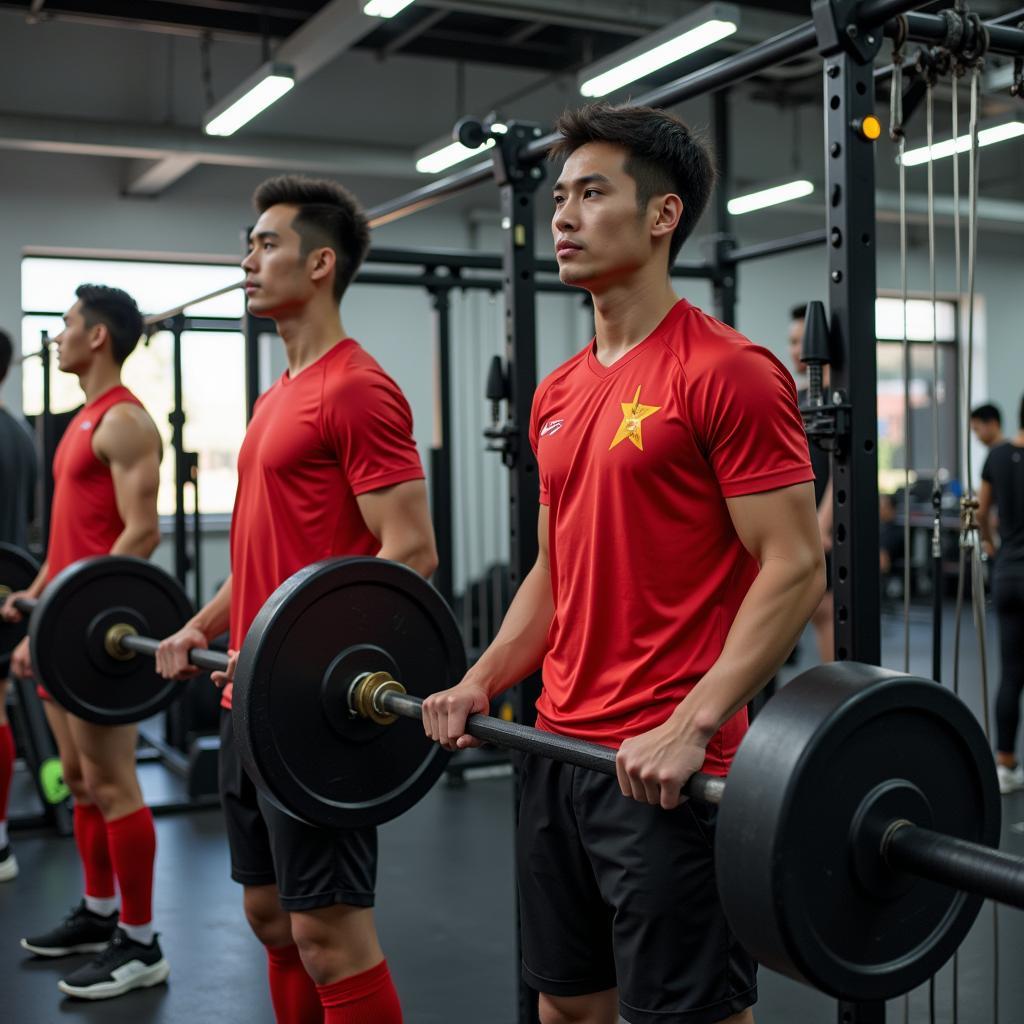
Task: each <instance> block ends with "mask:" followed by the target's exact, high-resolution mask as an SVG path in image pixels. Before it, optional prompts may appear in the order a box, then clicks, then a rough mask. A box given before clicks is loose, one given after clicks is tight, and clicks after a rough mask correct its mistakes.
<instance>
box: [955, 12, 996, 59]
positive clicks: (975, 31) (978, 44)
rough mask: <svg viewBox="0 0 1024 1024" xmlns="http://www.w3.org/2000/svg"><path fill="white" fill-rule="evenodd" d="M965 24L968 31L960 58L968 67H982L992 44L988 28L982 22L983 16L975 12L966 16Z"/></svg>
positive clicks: (965, 34)
mask: <svg viewBox="0 0 1024 1024" xmlns="http://www.w3.org/2000/svg"><path fill="white" fill-rule="evenodd" d="M964 22H965V28H966V31H965V32H964V37H965V39H964V45H963V46H962V47H961V49H960V58H961V60H962V61H963V63H964V64H965V65H966V66H967V67H981V66H982V65H983V64H984V63H985V55H986V54H987V53H988V50H989V46H990V45H991V42H992V40H991V36H990V35H989V31H988V26H987V25H986V24H985V22H983V21H982V20H981V15H980V14H977V13H976V12H974V11H969V12H968V13H967V14H965V15H964Z"/></svg>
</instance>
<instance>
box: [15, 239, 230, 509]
mask: <svg viewBox="0 0 1024 1024" xmlns="http://www.w3.org/2000/svg"><path fill="white" fill-rule="evenodd" d="M241 276H242V272H241V270H240V269H239V268H238V267H237V266H234V265H217V264H192V263H156V262H146V261H141V260H138V261H132V260H94V259H77V258H76V259H70V258H58V257H36V256H30V257H26V258H25V259H24V260H23V261H22V279H21V280H22V310H23V317H22V324H21V327H22V334H21V337H22V351H23V352H24V353H30V352H37V351H38V350H39V348H40V334H41V332H42V331H47V332H48V334H49V336H50V337H51V338H52V337H54V336H55V335H57V334H59V333H60V331H61V329H62V328H63V323H62V321H61V316H62V314H63V313H64V312H65V311H66V310H67V309H68V308H69V307H70V306H72V305H73V304H74V302H75V288H77V287H78V285H80V284H82V283H83V282H86V281H88V282H91V283H96V284H106V285H113V286H115V287H118V288H123V289H124V290H125V291H127V292H128V293H129V294H130V295H131V296H132V297H133V298H134V299H135V301H136V302H138V304H139V308H140V309H141V310H142V312H143V315H150V314H154V313H162V312H164V311H165V310H168V309H173V308H174V307H175V306H178V305H181V303H183V302H187V301H188V300H189V298H191V297H193V296H199V295H206V294H208V293H210V292H212V291H216V290H217V289H218V288H221V287H223V286H226V285H230V284H232V283H233V282H235V281H240V280H241ZM242 313H243V297H242V293H241V291H237V290H236V291H231V292H228V293H226V294H225V295H221V296H218V297H217V298H215V299H209V300H207V301H206V302H203V303H197V304H196V305H193V306H188V307H186V309H185V315H186V316H187V317H189V318H196V317H202V318H203V325H202V326H203V329H202V330H185V331H184V332H183V333H182V337H181V354H182V396H183V397H182V405H183V408H184V412H185V417H186V419H185V428H184V441H185V447H186V449H188V450H190V451H196V452H198V455H199V498H200V502H201V507H202V510H203V512H215V513H216V512H221V513H223V512H230V511H231V507H232V504H233V501H234V495H235V484H236V462H237V458H238V449H239V447H240V445H241V441H242V435H243V434H244V432H245V345H244V341H243V336H242V335H241V333H239V327H240V320H241V317H242ZM50 358H51V364H50V366H51V377H50V380H51V408H52V409H53V411H54V412H63V411H66V410H69V409H74V408H76V407H77V406H79V405H81V404H82V401H83V395H82V391H81V389H80V388H79V386H78V381H77V379H76V378H75V377H74V376H73V375H71V374H65V373H61V372H60V371H59V370H58V369H57V361H56V352H55V351H53V350H52V349H51V352H50ZM123 379H124V382H125V384H126V385H127V386H128V387H129V388H131V390H132V391H133V392H134V393H135V394H136V395H138V397H139V398H140V399H141V401H142V402H143V404H144V405H145V406H146V408H147V410H148V411H149V413H150V415H151V416H152V417H153V420H154V421H155V423H156V425H157V428H158V429H159V431H160V434H161V436H162V437H163V440H164V458H163V462H162V463H161V466H160V496H159V501H158V507H159V511H160V514H161V515H170V514H172V513H173V512H174V453H173V451H172V450H171V447H170V442H171V426H170V422H169V419H168V417H169V416H170V413H171V410H172V408H173V404H174V352H173V336H172V335H171V333H170V332H168V331H161V332H159V333H157V334H154V335H153V336H152V337H151V338H149V339H148V340H143V341H141V342H140V343H139V346H138V348H136V350H135V351H134V352H133V353H132V354H131V355H130V356H129V357H128V359H127V361H126V362H125V365H124V375H123ZM22 401H23V404H24V409H25V412H26V413H28V414H30V415H32V414H38V413H40V412H41V411H42V405H43V372H42V366H41V365H40V361H39V359H30V360H28V361H27V362H26V363H25V364H24V365H23V373H22Z"/></svg>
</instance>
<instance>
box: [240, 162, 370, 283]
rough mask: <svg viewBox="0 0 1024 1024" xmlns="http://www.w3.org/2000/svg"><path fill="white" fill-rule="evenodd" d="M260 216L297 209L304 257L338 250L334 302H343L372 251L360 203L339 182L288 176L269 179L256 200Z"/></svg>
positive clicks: (258, 191) (295, 227) (297, 229)
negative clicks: (282, 207)
mask: <svg viewBox="0 0 1024 1024" xmlns="http://www.w3.org/2000/svg"><path fill="white" fill-rule="evenodd" d="M252 201H253V205H254V206H255V207H256V209H257V210H258V211H259V212H260V213H265V212H266V211H267V210H269V209H270V207H272V206H278V205H279V204H282V203H284V204H287V205H289V206H297V207H298V208H299V212H298V213H297V214H296V215H295V219H294V220H293V221H292V227H293V228H294V229H295V231H296V232H297V233H298V235H299V238H300V239H302V249H301V252H302V256H303V258H305V257H306V256H308V255H309V254H310V253H311V252H312V251H313V250H314V249H318V248H321V247H326V248H328V249H333V250H334V255H335V258H336V263H335V269H334V298H335V299H336V300H337V301H338V302H340V301H341V297H342V296H343V295H344V294H345V289H346V288H348V286H349V284H350V283H351V281H352V278H353V277H355V275H356V271H357V270H358V269H359V268H360V267H361V266H362V263H363V260H365V259H366V254H367V253H368V252H369V250H370V226H369V224H368V223H367V222H366V214H364V213H363V208H362V207H361V206H360V205H359V200H357V199H356V197H355V196H354V195H352V193H351V192H349V190H348V189H347V188H345V187H344V186H342V185H339V184H338V183H337V182H336V181H328V180H327V179H324V178H305V177H302V176H301V175H297V174H284V175H281V176H280V177H277V178H268V179H267V180H266V181H265V182H263V184H262V185H260V186H259V188H257V189H256V191H255V193H254V194H253V197H252Z"/></svg>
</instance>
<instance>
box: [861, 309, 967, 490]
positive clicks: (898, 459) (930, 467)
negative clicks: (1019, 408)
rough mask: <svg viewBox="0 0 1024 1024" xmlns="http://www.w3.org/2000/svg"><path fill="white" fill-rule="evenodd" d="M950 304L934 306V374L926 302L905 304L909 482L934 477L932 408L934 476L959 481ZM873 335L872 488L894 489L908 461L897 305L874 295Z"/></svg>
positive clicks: (899, 485) (900, 482)
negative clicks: (875, 478)
mask: <svg viewBox="0 0 1024 1024" xmlns="http://www.w3.org/2000/svg"><path fill="white" fill-rule="evenodd" d="M956 316H957V306H956V303H954V302H950V301H940V302H938V303H937V305H936V309H935V326H936V328H937V329H936V330H935V332H934V333H935V334H936V336H937V337H938V375H937V376H936V374H935V366H934V361H933V360H934V355H935V354H934V353H933V350H932V335H933V319H932V304H931V300H925V299H910V300H908V302H907V337H908V338H909V340H910V445H909V448H910V450H909V465H910V470H911V480H912V481H913V480H914V479H920V478H924V479H927V480H931V479H932V478H933V476H934V475H935V466H936V457H935V447H934V440H933V436H934V427H933V423H932V414H933V409H937V411H938V427H939V458H938V465H939V470H940V478H941V479H942V480H943V481H948V480H955V479H959V476H960V458H959V437H960V434H959V429H958V426H957V419H958V401H957V396H958V395H959V370H958V358H957V351H958V349H957V335H956ZM875 333H876V336H877V338H878V486H879V489H880V490H882V491H887V492H890V493H892V492H894V491H896V490H898V489H899V488H902V487H903V485H904V469H905V467H906V466H907V465H908V452H907V438H906V437H905V429H904V417H903V380H904V367H903V303H902V300H900V299H893V298H880V299H878V300H877V302H876V304H875Z"/></svg>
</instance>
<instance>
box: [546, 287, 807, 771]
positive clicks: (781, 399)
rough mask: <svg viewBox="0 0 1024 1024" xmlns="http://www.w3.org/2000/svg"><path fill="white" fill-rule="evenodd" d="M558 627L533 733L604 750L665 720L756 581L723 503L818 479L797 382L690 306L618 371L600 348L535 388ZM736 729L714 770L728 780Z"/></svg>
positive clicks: (676, 310)
mask: <svg viewBox="0 0 1024 1024" xmlns="http://www.w3.org/2000/svg"><path fill="white" fill-rule="evenodd" d="M530 438H531V443H532V444H533V448H534V451H535V452H536V454H537V461H538V464H539V470H540V500H541V503H542V504H545V505H548V506H549V531H550V532H549V549H550V563H551V581H552V589H553V594H554V604H555V614H554V619H553V621H552V624H551V629H550V632H549V634H548V651H547V654H546V657H545V659H544V667H543V677H544V688H543V691H542V692H541V696H540V699H539V700H538V701H537V711H538V720H537V724H538V726H539V727H540V728H542V729H548V730H551V731H554V732H561V733H565V734H568V735H572V736H578V737H580V738H582V739H587V740H592V741H594V742H597V743H602V744H604V745H606V746H612V747H618V746H619V745H620V744H621V743H622V741H623V740H624V739H626V738H628V737H630V736H636V735H638V734H639V733H643V732H646V731H648V730H649V729H652V728H654V727H655V726H657V725H660V724H661V723H662V722H664V721H665V720H666V719H667V718H668V716H669V715H670V714H671V712H672V711H673V709H674V708H675V707H676V706H677V705H678V704H679V702H680V701H681V700H682V699H683V698H684V697H685V696H686V694H687V693H688V692H689V691H690V690H691V689H692V688H693V686H694V685H696V683H697V682H698V681H699V680H700V679H701V678H702V677H703V675H704V674H705V673H706V672H707V671H708V669H710V668H711V666H712V665H713V664H714V663H715V661H716V660H717V659H718V657H719V655H720V654H721V651H722V648H723V646H724V643H725V638H726V635H727V634H728V632H729V628H730V627H731V625H732V622H733V619H734V618H735V616H736V612H737V610H738V609H739V606H740V603H741V602H742V600H743V597H744V595H745V594H746V592H747V590H748V588H749V587H750V584H751V583H752V582H753V580H754V577H755V575H756V574H757V564H756V562H755V561H754V559H753V558H751V556H750V555H749V554H748V553H747V551H746V549H745V548H744V547H743V545H742V544H741V543H740V540H739V538H738V537H737V535H736V531H735V530H734V529H733V526H732V521H731V519H730V518H729V513H728V509H727V507H726V504H725V499H726V498H730V497H735V496H736V495H742V494H753V493H757V492H761V491H769V490H773V489H775V488H780V487H787V486H789V485H791V484H797V483H803V482H804V481H808V480H812V479H813V473H812V470H811V464H810V459H809V456H808V450H807V438H806V435H805V433H804V429H803V424H802V421H801V419H800V413H799V410H798V408H797V402H796V389H795V387H794V384H793V379H792V378H791V377H790V375H789V373H787V372H786V370H785V369H784V368H783V366H782V364H781V363H780V362H779V361H778V360H777V359H776V358H775V357H774V356H773V355H772V354H771V353H770V352H768V351H767V350H766V349H763V348H759V347H757V346H755V345H753V344H751V343H750V342H749V341H748V340H747V339H746V338H744V337H743V336H742V335H740V334H738V333H737V332H736V331H734V330H732V329H731V328H729V327H727V326H725V325H724V324H722V323H719V322H718V321H717V320H715V319H713V318H712V317H710V316H708V315H706V314H705V313H703V312H702V311H701V310H699V309H697V308H696V307H695V306H691V305H690V303H688V302H686V301H685V300H680V301H679V302H678V303H676V305H675V306H673V308H672V309H671V310H670V312H669V313H668V315H667V316H666V317H665V319H664V320H663V321H662V322H661V323H660V324H659V325H658V327H657V328H656V329H655V330H654V331H653V332H652V333H651V335H650V336H649V337H647V338H646V339H645V340H644V341H642V342H641V343H640V344H639V345H637V346H636V347H635V348H634V349H632V350H631V351H630V352H629V353H628V354H627V355H625V356H623V357H622V358H621V359H619V360H618V361H617V362H616V363H614V364H613V365H612V366H608V367H606V366H603V365H602V364H601V363H599V362H598V361H597V359H596V357H595V355H594V352H593V343H591V344H590V345H588V346H587V348H586V349H584V350H583V351H582V352H581V353H579V354H578V355H576V356H574V357H573V358H572V359H570V360H569V361H568V362H567V363H564V364H563V365H562V366H561V367H559V368H558V369H557V370H555V372H554V373H552V374H551V375H550V376H549V377H547V378H546V379H545V380H544V382H543V383H542V384H541V386H540V387H539V388H538V389H537V394H536V396H535V397H534V401H533V415H532V419H531V426H530ZM746 727H747V716H746V711H745V710H742V711H740V712H738V713H737V714H736V715H734V716H733V717H732V718H731V719H730V720H729V721H728V722H727V723H726V724H725V725H724V726H723V727H722V729H721V730H720V731H719V732H718V733H717V734H716V735H715V736H714V738H713V739H712V740H711V742H710V744H709V745H708V750H707V759H706V761H705V764H704V770H705V771H708V772H711V773H714V774H725V773H726V772H727V771H728V767H729V764H730V762H731V759H732V756H733V754H734V753H735V750H736V747H737V746H738V745H739V741H740V740H741V739H742V738H743V735H744V733H745V731H746Z"/></svg>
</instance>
